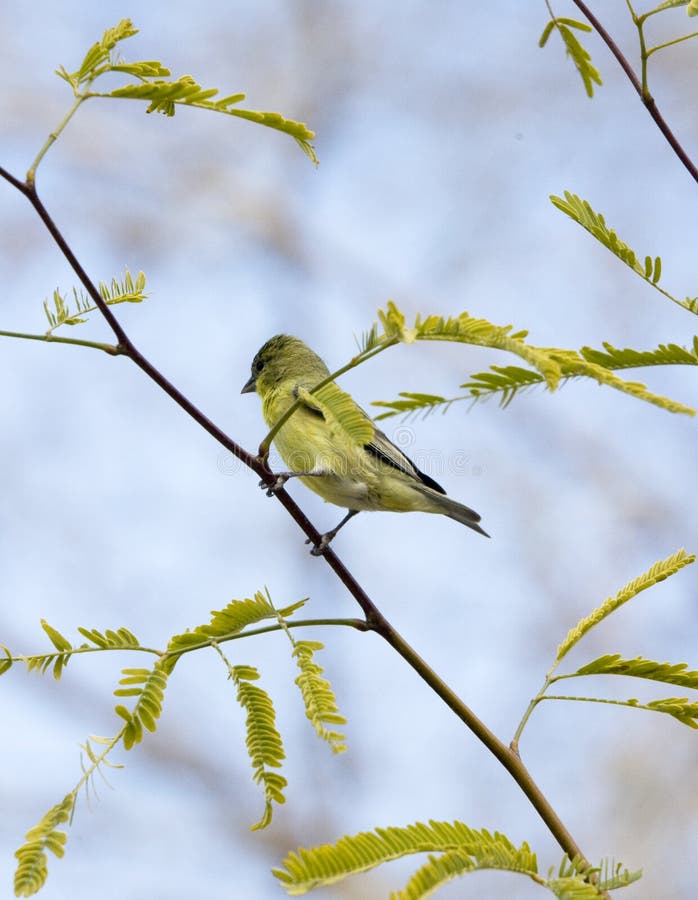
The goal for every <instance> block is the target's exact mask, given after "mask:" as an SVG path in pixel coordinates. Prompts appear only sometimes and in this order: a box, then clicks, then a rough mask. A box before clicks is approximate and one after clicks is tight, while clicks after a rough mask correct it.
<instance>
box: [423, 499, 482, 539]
mask: <svg viewBox="0 0 698 900" xmlns="http://www.w3.org/2000/svg"><path fill="white" fill-rule="evenodd" d="M422 493H423V494H425V495H426V496H428V497H429V499H430V500H431V501H432V502H433V505H434V507H435V509H434V512H439V513H442V514H443V515H445V516H448V517H449V519H454V520H455V521H456V522H460V523H461V525H467V526H468V528H472V529H473V531H477V533H478V534H482V535H484V536H485V537H489V534H487V532H486V531H485V529H484V528H481V527H480V525H479V524H478V523H479V521H480V519H481V516H480V514H479V513H476V512H475V510H474V509H471V508H470V507H469V506H466V505H465V504H464V503H459V502H458V501H457V500H452V499H451V498H450V497H447V496H446V495H445V494H437V493H436V491H433V490H430V489H429V488H425V489H424V490H423V491H422Z"/></svg>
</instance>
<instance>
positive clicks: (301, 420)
mask: <svg viewBox="0 0 698 900" xmlns="http://www.w3.org/2000/svg"><path fill="white" fill-rule="evenodd" d="M329 376H330V371H329V369H328V368H327V366H326V365H325V363H324V362H323V361H322V359H321V358H320V357H319V356H318V355H317V353H315V352H314V351H313V350H311V349H310V347H308V346H307V345H306V344H305V343H303V341H301V340H300V339H299V338H296V337H292V336H291V335H288V334H277V335H275V336H274V337H272V338H270V339H269V340H268V341H267V342H266V343H265V344H264V345H263V346H262V347H261V349H260V350H259V351H258V352H257V354H256V355H255V357H254V359H253V360H252V365H251V373H250V377H249V379H248V380H247V382H246V383H245V385H244V387H243V388H242V391H241V393H243V394H248V393H254V392H255V391H256V392H257V394H259V396H260V398H261V400H262V415H263V417H264V420H265V422H266V424H267V426H268V427H269V428H273V426H274V425H275V424H276V423H277V422H278V421H279V419H280V418H281V417H282V416H283V415H284V413H286V412H287V411H288V410H289V408H290V407H291V406H292V405H293V404H294V403H297V408H296V409H295V410H294V411H293V413H292V414H291V416H290V417H289V418H288V420H287V421H286V422H285V423H284V424H283V425H282V426H281V428H280V429H279V430H278V431H277V432H276V434H275V436H274V438H273V441H274V443H275V444H276V447H277V449H278V451H279V453H280V455H281V458H282V459H283V461H284V463H285V464H286V465H287V466H288V471H287V472H281V473H278V475H277V477H276V481H275V482H274V483H273V485H272V486H271V488H269V486H268V484H267V483H266V482H261V483H260V484H261V486H262V487H266V488H268V490H267V493H268V494H270V495H271V494H272V493H273V492H275V491H276V490H279V489H280V488H281V487H283V485H284V484H285V483H286V482H287V481H288V480H289V479H290V478H299V479H300V480H301V481H302V482H303V484H304V485H306V487H308V488H310V490H312V491H314V492H315V493H316V494H319V495H320V496H321V497H322V498H323V500H325V501H327V502H328V503H334V504H335V505H337V506H342V507H344V508H345V509H346V510H347V514H346V515H345V516H344V518H343V519H342V520H341V522H339V524H338V525H337V526H336V527H335V528H333V529H332V530H331V531H328V532H326V533H325V534H323V535H322V537H321V540H320V542H319V544H317V545H315V546H314V547H313V549H312V550H311V553H312V554H313V555H316V556H318V555H320V554H322V553H324V551H325V550H326V549H327V547H328V546H329V545H330V543H331V541H332V540H333V538H334V537H335V535H336V534H337V532H338V531H339V530H340V529H341V528H342V527H343V526H344V525H346V523H347V522H348V521H349V520H350V519H351V518H353V517H354V516H355V515H356V514H357V513H358V512H360V511H362V510H387V511H391V512H413V511H419V512H427V513H440V514H441V515H444V516H448V517H449V518H450V519H454V520H455V521H456V522H460V523H461V524H462V525H466V526H467V527H468V528H471V529H472V530H473V531H477V532H478V534H482V535H484V536H485V537H489V534H488V533H487V532H486V531H485V530H484V529H483V528H482V527H481V526H480V525H479V522H480V519H481V516H480V515H478V513H476V512H475V510H473V509H470V507H468V506H465V505H464V504H463V503H459V502H458V501H456V500H453V499H451V498H450V497H448V496H447V495H446V491H445V490H444V489H443V488H442V487H441V485H440V484H438V483H437V482H436V481H434V479H433V478H431V477H430V476H429V475H426V474H425V473H424V472H421V471H420V470H419V469H418V468H417V466H416V465H415V464H414V463H413V462H412V460H410V459H409V458H408V457H407V456H406V455H405V454H404V453H403V452H402V450H400V449H399V448H398V447H396V446H395V444H393V442H392V441H391V440H390V439H389V438H388V437H387V436H386V435H385V434H384V433H383V432H382V431H381V430H380V429H379V428H378V427H376V425H375V424H374V423H373V421H372V419H371V418H370V416H369V415H368V414H367V413H366V412H364V410H363V409H361V407H360V406H358V404H356V403H355V402H354V400H353V399H352V398H351V397H350V396H349V394H346V393H344V392H343V391H341V390H340V389H339V387H338V386H337V385H336V384H335V382H333V381H329V382H328V383H327V385H325V386H323V387H322V388H321V389H320V390H319V391H318V392H317V393H311V391H312V390H313V389H314V388H316V387H317V386H318V385H319V384H320V382H322V381H325V380H326V379H328V378H329ZM332 396H335V397H339V398H341V400H342V402H343V408H344V410H346V411H347V412H348V413H349V415H350V416H351V417H352V422H353V423H354V426H355V427H356V429H358V431H357V433H358V435H359V437H358V439H357V437H356V434H353V433H352V429H349V430H348V429H347V427H346V426H345V424H343V421H342V419H343V417H342V416H341V415H338V411H339V410H338V406H337V405H335V404H332V405H331V406H330V404H329V403H325V402H323V397H325V398H327V399H328V400H329V399H331V397H332ZM307 543H309V541H308V542H307Z"/></svg>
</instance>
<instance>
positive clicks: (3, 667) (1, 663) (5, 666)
mask: <svg viewBox="0 0 698 900" xmlns="http://www.w3.org/2000/svg"><path fill="white" fill-rule="evenodd" d="M0 650H2V652H3V653H4V654H5V657H4V659H0V675H4V674H5V672H9V670H10V669H11V668H12V664H13V662H14V659H13V658H12V654H11V653H10V651H9V650H8V648H7V647H6V646H5V645H4V644H0Z"/></svg>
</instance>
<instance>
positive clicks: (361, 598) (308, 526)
mask: <svg viewBox="0 0 698 900" xmlns="http://www.w3.org/2000/svg"><path fill="white" fill-rule="evenodd" d="M0 177H3V178H5V179H6V180H7V181H8V182H9V183H10V184H12V185H13V186H14V187H16V188H17V189H18V190H19V191H21V193H22V194H24V196H25V197H26V198H27V199H28V200H29V202H30V203H31V205H32V206H33V207H34V209H35V210H36V213H37V215H38V216H39V217H40V219H41V221H42V222H43V223H44V225H45V227H46V229H47V230H48V231H49V233H50V234H51V236H52V237H53V239H54V241H55V242H56V244H57V245H58V247H59V248H60V250H61V252H62V253H63V255H64V256H65V258H66V259H67V261H68V263H69V264H70V266H71V267H72V269H73V271H74V272H75V274H76V275H77V276H78V278H79V279H80V281H81V282H82V284H83V286H84V288H85V290H86V291H87V292H88V294H89V295H90V297H91V298H92V299H93V300H94V303H95V306H97V308H98V309H99V310H100V312H101V313H102V315H103V316H104V318H105V319H106V321H107V323H108V325H109V327H110V328H111V329H112V331H113V332H114V335H115V336H116V338H117V341H118V344H117V348H116V349H117V351H118V354H119V355H123V356H127V357H129V358H130V359H131V360H132V361H133V362H134V363H135V364H136V365H137V366H138V367H139V368H140V369H141V370H142V371H143V372H144V373H145V374H146V375H147V376H148V377H149V378H151V379H152V380H153V381H154V382H155V383H156V384H157V385H158V386H159V387H161V388H162V390H163V391H165V393H166V394H168V395H169V396H170V397H171V398H172V399H173V400H174V401H175V403H176V404H177V405H178V406H180V407H181V408H182V409H183V410H184V412H185V413H187V414H188V415H189V416H191V417H192V419H194V421H195V422H197V423H198V424H199V425H201V427H202V428H204V430H205V431H207V432H208V433H209V434H210V435H211V436H212V437H213V438H214V439H215V440H217V441H218V442H219V443H220V444H221V445H222V446H223V447H225V448H226V450H228V451H229V452H230V453H232V454H233V455H234V456H235V457H237V459H239V460H241V462H243V463H244V464H245V465H246V466H248V467H249V468H250V469H252V471H253V472H255V473H256V474H257V475H258V476H259V477H260V478H261V479H262V480H263V481H264V482H265V483H266V484H268V485H272V484H275V482H276V476H275V475H274V474H273V473H272V472H271V470H270V469H269V467H268V465H267V463H266V460H265V461H262V460H261V459H260V457H258V456H254V455H253V454H251V453H249V452H248V451H247V450H245V449H244V448H243V447H242V446H240V445H239V444H238V443H236V442H235V441H234V440H233V439H232V438H230V437H229V436H228V435H227V434H225V432H223V431H222V430H221V429H220V428H218V426H217V425H216V424H215V423H214V422H212V421H211V420H210V419H209V418H208V417H207V416H206V415H205V414H204V413H203V412H202V411H201V410H200V409H199V408H198V407H197V406H195V405H194V404H193V403H192V402H191V401H190V400H189V399H188V398H187V397H185V396H184V394H182V393H181V391H179V390H178V389H177V388H176V387H175V386H174V385H173V384H172V383H171V382H170V381H169V380H168V379H167V378H166V377H165V376H164V375H163V374H162V373H161V372H160V371H159V370H158V369H157V368H156V367H155V366H154V365H153V364H152V363H151V362H150V361H149V360H148V359H147V358H146V357H145V356H144V355H143V354H142V353H141V352H140V350H138V349H137V347H136V346H135V345H134V343H133V342H132V341H131V339H130V338H129V337H128V335H127V334H126V332H125V331H124V329H123V327H122V326H121V324H120V323H119V321H118V319H117V318H116V316H115V315H114V313H113V312H112V310H111V309H110V308H109V306H108V305H107V304H106V303H105V301H104V299H103V298H102V296H101V295H100V293H99V291H98V290H97V288H96V286H95V285H94V283H93V282H92V281H91V279H90V278H89V276H88V275H87V272H86V271H85V269H84V268H83V267H82V266H81V264H80V262H79V261H78V259H77V257H76V256H75V254H74V253H73V251H72V250H71V248H70V246H69V245H68V243H67V241H66V240H65V238H64V237H63V235H62V233H61V232H60V230H59V228H58V226H57V225H56V224H55V222H54V221H53V219H52V218H51V216H50V214H49V212H48V210H47V209H46V207H45V206H44V204H43V203H42V202H41V200H40V198H39V196H38V194H37V191H36V186H35V184H34V183H33V182H31V183H29V182H22V181H19V180H18V179H17V178H15V177H14V176H12V175H10V173H9V172H7V171H6V170H5V169H3V168H2V167H0ZM274 495H275V496H276V497H277V498H278V500H279V502H280V503H281V504H282V506H283V507H284V508H285V509H286V511H287V512H288V513H289V515H290V516H291V517H292V518H293V519H294V521H295V522H296V523H297V524H298V525H299V527H300V528H301V530H302V531H303V532H304V533H305V534H306V536H307V537H308V538H310V540H311V542H312V543H313V544H315V545H316V546H317V544H318V543H319V542H320V539H321V535H320V533H319V532H318V531H317V529H316V528H315V526H314V525H313V524H312V522H311V521H310V520H309V519H308V518H307V516H306V515H305V513H304V512H303V511H302V510H301V509H300V507H299V506H298V505H297V504H296V502H295V501H294V500H293V498H292V497H291V496H290V494H288V493H287V492H286V491H285V490H284V489H280V490H278V491H275V494H274ZM322 555H323V558H324V560H325V562H326V563H327V565H328V566H329V567H330V568H331V569H332V571H333V572H334V573H335V575H336V576H337V578H338V579H339V580H340V581H341V582H342V584H343V585H344V586H345V587H346V589H347V591H348V592H349V593H350V594H351V596H352V597H353V598H354V599H355V600H356V602H357V603H358V604H359V606H360V607H361V609H362V610H363V613H364V615H365V617H366V621H365V630H367V631H374V632H376V634H378V635H380V637H382V638H383V640H385V641H386V642H387V643H388V644H389V645H390V646H391V647H392V648H393V649H394V650H395V651H396V652H397V653H398V654H399V655H400V656H401V657H402V658H403V659H404V660H405V662H407V663H408V664H409V665H410V666H411V667H412V668H413V669H414V670H415V672H416V673H417V674H418V675H419V676H420V677H421V678H422V679H423V680H424V681H425V682H426V683H427V684H428V685H429V686H430V687H431V689H432V690H433V691H434V692H435V693H436V694H437V696H439V697H440V698H441V699H442V700H443V701H444V703H446V705H447V706H448V707H449V708H450V709H451V710H452V711H453V712H454V713H455V714H456V716H458V718H459V719H460V720H461V721H462V722H463V723H464V724H465V725H466V726H467V727H468V728H469V729H470V730H471V731H472V732H473V734H474V735H475V736H476V737H477V738H478V739H479V740H480V741H481V742H482V743H483V744H484V745H485V747H487V749H488V750H489V751H490V753H492V754H493V755H494V756H495V757H496V759H498V760H499V762H500V763H501V764H502V765H503V766H504V768H505V769H506V770H507V771H508V772H509V773H510V775H511V776H512V777H513V778H514V780H515V781H516V783H517V784H518V785H519V787H520V788H521V790H522V791H523V792H524V794H525V795H526V796H527V797H528V799H529V800H530V802H531V804H532V806H533V807H534V809H535V810H536V812H537V813H538V814H539V816H540V817H541V818H542V820H543V821H544V822H545V824H546V825H547V827H548V829H549V830H550V832H551V834H552V835H553V836H554V838H555V839H556V841H557V842H558V844H559V845H560V847H561V848H562V849H563V851H564V852H565V853H566V854H567V856H568V857H569V858H570V860H575V861H576V862H577V864H578V865H579V866H580V868H584V869H591V864H590V863H589V862H588V860H587V859H586V857H585V856H584V854H583V853H582V851H581V850H580V848H579V847H578V845H577V843H576V841H575V840H574V838H573V837H572V835H571V833H570V832H569V831H568V830H567V828H566V827H565V825H564V824H563V822H562V821H561V819H560V818H559V816H558V815H557V813H556V812H555V810H554V809H553V807H552V806H551V805H550V803H549V802H548V800H547V798H546V797H545V795H544V794H543V792H542V791H541V790H540V788H539V787H538V785H537V784H536V783H535V781H534V780H533V778H532V777H531V775H530V773H529V772H528V770H527V769H526V767H525V766H524V764H523V762H522V761H521V759H520V757H519V755H518V752H517V751H515V750H513V749H512V748H511V747H508V746H507V745H506V744H504V743H503V742H502V741H500V740H499V738H498V737H497V736H496V735H495V734H494V732H492V731H490V729H489V728H488V727H487V726H486V725H485V723H484V722H482V721H481V720H480V719H479V718H478V716H477V715H476V714H475V713H474V712H473V711H472V710H471V709H470V707H468V706H467V705H466V704H465V703H464V702H463V701H462V700H461V699H460V697H459V696H458V695H457V694H456V693H455V691H453V690H452V689H451V688H450V687H449V686H448V685H447V684H446V683H445V682H444V681H443V680H442V679H441V678H440V677H439V676H438V675H437V674H436V672H435V671H434V670H433V669H432V668H431V666H429V665H428V663H427V662H426V661H425V660H423V659H422V658H421V657H420V656H419V654H418V653H417V652H416V651H415V650H414V649H413V648H412V647H411V646H410V645H409V644H408V643H407V641H405V639H404V638H403V637H402V636H401V635H400V634H399V633H398V632H397V631H396V629H395V628H394V627H393V626H392V625H391V623H390V622H389V621H388V620H387V619H386V618H385V616H384V615H383V614H382V613H381V612H380V610H379V609H378V607H377V606H376V605H375V604H374V602H373V601H372V600H371V598H370V597H369V596H368V594H367V593H366V591H365V590H364V589H363V587H362V586H361V585H360V584H359V583H358V581H357V580H356V579H355V577H354V576H353V575H352V573H351V572H350V571H349V569H348V568H347V567H346V566H345V565H344V563H343V562H342V561H341V559H340V558H339V557H338V556H337V555H336V553H335V552H334V550H333V549H332V547H331V546H330V547H328V548H326V549H325V551H324V553H323V554H322ZM589 879H590V880H594V879H595V876H594V875H593V874H591V873H590V875H589ZM599 896H601V897H608V895H607V894H605V893H601V894H600V895H599ZM609 900H610V898H609Z"/></svg>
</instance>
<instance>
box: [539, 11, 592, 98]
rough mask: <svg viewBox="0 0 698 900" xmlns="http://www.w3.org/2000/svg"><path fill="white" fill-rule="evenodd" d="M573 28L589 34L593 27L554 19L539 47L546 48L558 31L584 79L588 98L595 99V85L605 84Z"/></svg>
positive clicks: (544, 33) (572, 20) (546, 28)
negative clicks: (551, 36)
mask: <svg viewBox="0 0 698 900" xmlns="http://www.w3.org/2000/svg"><path fill="white" fill-rule="evenodd" d="M573 28H574V29H576V30H578V31H585V32H589V31H591V30H592V29H591V27H590V26H589V25H587V24H586V22H578V21H577V20H576V19H566V18H553V19H551V20H550V22H548V23H547V25H546V26H545V28H544V29H543V33H542V34H541V36H540V39H539V41H538V46H539V47H544V46H545V45H546V43H547V42H548V38H549V37H550V35H551V33H552V31H553V29H557V31H558V33H559V35H560V37H561V38H562V40H563V43H564V45H565V50H566V51H567V55H568V56H570V57H571V58H572V61H573V62H574V64H575V66H576V68H577V71H578V72H579V76H580V78H581V79H582V82H583V84H584V90H585V91H586V93H587V96H588V97H593V96H594V84H598V85H601V84H603V82H602V81H601V75H600V74H599V71H598V69H597V68H596V67H595V66H593V65H592V62H591V56H590V55H589V52H588V50H586V49H585V48H584V47H583V46H582V45H581V44H580V42H579V40H578V38H577V36H576V35H575V34H574V33H573V31H572V29H573Z"/></svg>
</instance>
